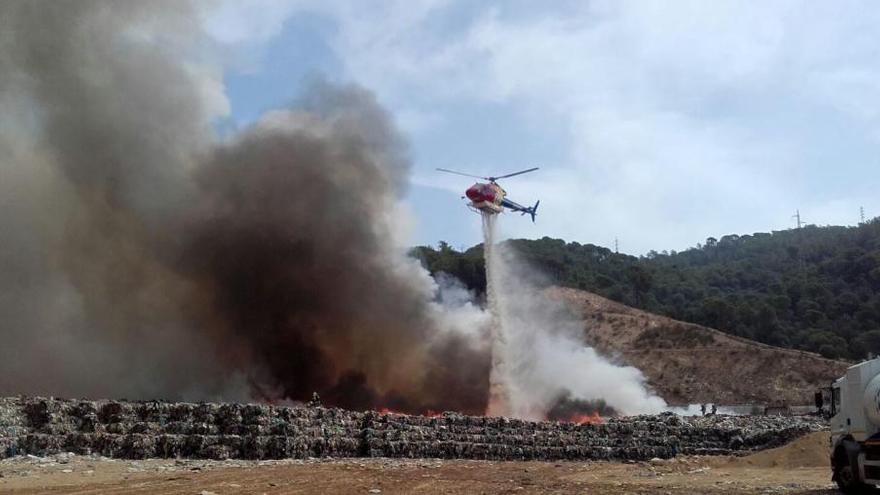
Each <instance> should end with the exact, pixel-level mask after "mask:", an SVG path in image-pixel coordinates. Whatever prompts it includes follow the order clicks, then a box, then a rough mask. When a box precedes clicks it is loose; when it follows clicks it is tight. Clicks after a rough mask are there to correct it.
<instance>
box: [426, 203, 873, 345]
mask: <svg viewBox="0 0 880 495" xmlns="http://www.w3.org/2000/svg"><path fill="white" fill-rule="evenodd" d="M505 242H506V243H509V244H510V245H512V247H513V248H514V249H515V250H516V252H518V253H519V255H520V257H521V258H522V259H523V260H524V261H526V262H527V263H529V264H530V265H531V266H532V267H534V268H536V269H537V270H539V271H540V272H541V273H543V274H544V275H545V276H546V277H547V283H548V284H556V285H562V286H567V287H574V288H578V289H583V290H587V291H591V292H595V293H597V294H599V295H602V296H605V297H608V298H610V299H612V300H615V301H618V302H621V303H624V304H628V305H631V306H634V307H637V308H640V309H644V310H647V311H651V312H654V313H658V314H662V315H666V316H670V317H672V318H676V319H679V320H684V321H689V322H693V323H698V324H700V325H705V326H709V327H713V328H717V329H719V330H722V331H724V332H727V333H730V334H733V335H738V336H741V337H745V338H749V339H754V340H757V341H759V342H764V343H767V344H772V345H777V346H781V347H791V348H795V349H803V350H808V351H813V352H818V353H820V354H822V355H823V356H826V357H829V358H845V359H860V358H864V357H866V356H868V355H869V354H874V355H877V354H880V217H878V218H875V219H873V220H871V221H869V222H866V223H863V224H860V225H859V226H857V227H837V226H829V227H817V226H814V225H809V226H805V227H802V228H799V229H792V230H783V231H774V232H771V233H755V234H752V235H726V236H724V237H721V238H714V237H710V238H708V239H706V241H705V243H704V244H698V245H697V246H695V247H692V248H690V249H687V250H686V251H682V252H674V251H673V252H666V251H664V252H660V253H658V252H655V251H651V252H649V253H648V254H647V255H645V256H641V257H635V256H630V255H626V254H617V253H615V252H613V251H611V250H609V249H607V248H604V247H600V246H594V245H592V244H579V243H577V242H569V243H566V242H565V241H563V240H560V239H551V238H549V237H545V238H543V239H538V240H525V239H516V240H509V241H505ZM412 255H413V256H415V257H417V258H418V259H420V260H421V261H422V263H423V264H424V265H425V267H426V268H427V269H428V270H430V271H431V273H432V274H434V273H437V272H446V273H448V274H451V275H453V276H455V277H457V278H458V279H460V280H461V281H462V282H463V283H464V284H465V285H466V286H467V287H468V288H470V289H472V290H474V291H476V292H477V293H480V294H482V293H483V292H484V291H485V287H486V277H485V270H484V262H483V248H482V245H478V246H474V247H472V248H470V249H468V250H466V251H464V252H460V251H457V250H455V249H453V248H451V247H450V246H449V245H448V244H446V243H444V242H441V243H440V244H439V246H437V247H436V248H435V247H429V246H420V247H416V248H414V249H413V250H412Z"/></svg>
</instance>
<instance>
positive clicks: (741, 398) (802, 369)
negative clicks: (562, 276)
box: [549, 287, 849, 405]
mask: <svg viewBox="0 0 880 495" xmlns="http://www.w3.org/2000/svg"><path fill="white" fill-rule="evenodd" d="M549 290H550V291H551V293H552V294H553V295H554V296H555V297H559V298H560V299H563V300H565V301H566V302H567V303H568V304H569V306H570V307H571V308H572V310H574V311H575V312H577V313H579V314H581V315H582V316H583V318H584V322H585V323H584V338H585V340H586V342H587V343H588V344H590V345H591V346H593V347H595V348H596V350H598V351H599V352H600V353H602V354H605V355H606V356H610V357H611V358H612V359H614V360H615V361H617V362H619V363H621V364H627V365H631V366H635V367H636V368H639V369H640V370H642V372H643V373H644V374H645V376H646V377H647V379H648V383H649V384H650V385H651V386H652V387H653V388H654V390H655V391H656V392H657V393H658V394H659V395H660V396H662V397H663V398H664V399H666V401H667V402H670V403H672V404H686V403H701V402H713V403H720V404H744V403H764V404H779V403H781V402H782V401H786V402H787V403H788V404H790V405H800V404H810V403H812V400H813V399H812V397H813V392H815V390H816V389H817V387H820V386H827V385H828V384H829V383H830V381H831V380H832V379H834V378H836V377H838V376H840V375H841V374H842V373H843V371H844V370H845V369H846V368H847V367H848V366H849V363H846V362H844V361H835V360H831V359H826V358H823V357H821V356H819V355H818V354H813V353H809V352H803V351H795V350H791V349H782V348H778V347H773V346H769V345H765V344H761V343H758V342H754V341H751V340H746V339H741V338H737V337H734V336H731V335H728V334H725V333H722V332H719V331H718V330H713V329H711V328H706V327H702V326H699V325H694V324H691V323H685V322H681V321H678V320H673V319H671V318H667V317H664V316H658V315H655V314H652V313H647V312H645V311H641V310H638V309H635V308H632V307H629V306H625V305H623V304H619V303H616V302H614V301H611V300H609V299H605V298H604V297H601V296H597V295H595V294H593V293H590V292H584V291H580V290H576V289H568V288H561V287H554V288H552V289H549Z"/></svg>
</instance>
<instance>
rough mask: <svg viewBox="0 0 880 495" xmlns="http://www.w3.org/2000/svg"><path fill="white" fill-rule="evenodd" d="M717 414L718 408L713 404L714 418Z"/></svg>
mask: <svg viewBox="0 0 880 495" xmlns="http://www.w3.org/2000/svg"><path fill="white" fill-rule="evenodd" d="M717 412H718V406H716V405H715V404H712V416H715V414H716V413H717Z"/></svg>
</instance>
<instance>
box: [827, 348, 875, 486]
mask: <svg viewBox="0 0 880 495" xmlns="http://www.w3.org/2000/svg"><path fill="white" fill-rule="evenodd" d="M830 392H831V393H830V411H829V415H830V425H831V468H832V473H833V475H832V479H833V480H834V481H835V482H836V483H837V486H838V487H839V488H840V490H841V491H842V492H844V493H860V492H862V491H863V490H865V489H866V488H868V487H870V486H871V485H880V359H873V360H870V361H866V362H863V363H860V364H857V365H855V366H851V367H850V368H848V369H847V370H846V374H845V375H844V376H843V377H841V378H838V379H837V380H835V381H834V383H832V384H831V390H830Z"/></svg>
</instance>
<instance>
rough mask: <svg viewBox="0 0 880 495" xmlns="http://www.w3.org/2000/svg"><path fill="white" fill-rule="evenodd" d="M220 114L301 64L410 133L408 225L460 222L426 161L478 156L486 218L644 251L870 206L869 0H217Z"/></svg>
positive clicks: (874, 105) (272, 99)
mask: <svg viewBox="0 0 880 495" xmlns="http://www.w3.org/2000/svg"><path fill="white" fill-rule="evenodd" d="M214 5H215V8H212V9H210V10H209V11H208V12H207V14H206V19H205V25H206V29H207V31H208V32H209V34H210V35H211V36H212V37H213V38H214V39H215V40H216V43H217V45H218V46H219V47H221V48H222V53H223V57H224V60H223V67H224V69H223V70H224V74H223V82H224V85H225V91H226V97H227V99H228V103H229V109H230V113H229V114H228V116H226V117H224V119H223V121H222V122H219V123H218V128H219V129H221V130H223V129H227V130H235V129H239V128H243V127H245V126H247V125H248V124H250V123H252V122H254V121H255V120H256V119H258V118H259V116H260V115H261V114H262V113H263V112H265V111H267V110H270V109H273V108H277V107H279V106H282V105H285V104H288V103H290V102H293V101H295V100H296V98H297V96H298V95H299V94H300V93H301V92H302V90H303V88H304V87H305V86H307V85H309V84H311V83H312V82H313V81H314V80H316V79H323V80H329V81H332V82H339V83H355V84H359V85H361V86H363V87H365V88H367V89H369V90H371V91H373V92H374V93H375V94H376V96H377V98H378V100H379V101H380V102H381V104H382V105H383V106H384V107H385V108H387V109H388V111H389V112H390V113H391V115H392V116H393V118H394V121H395V122H396V124H397V126H398V128H399V129H400V132H401V134H402V135H403V136H404V138H405V139H406V141H407V142H408V143H409V149H410V155H411V159H412V164H413V170H412V179H411V187H410V188H409V190H408V192H407V195H406V196H405V197H404V198H402V201H403V202H404V209H405V210H406V211H408V212H409V217H410V221H408V222H405V223H406V224H407V225H406V229H407V230H408V232H409V237H408V242H409V243H410V244H413V245H415V244H430V245H435V244H437V242H438V241H441V240H444V241H446V242H449V243H450V244H451V245H452V246H454V247H457V248H459V247H469V246H472V245H474V244H476V243H478V242H480V241H481V234H480V226H479V225H480V222H479V218H478V217H477V216H476V215H474V214H473V213H472V212H470V211H469V210H468V209H467V208H466V207H465V202H464V201H463V200H462V199H461V196H462V194H463V192H464V190H465V189H466V188H467V187H468V186H470V185H471V184H472V181H470V180H469V179H468V178H466V177H460V176H455V175H448V174H443V173H440V172H437V171H435V168H437V167H444V168H451V169H456V170H461V171H463V172H467V173H473V174H477V175H484V174H485V175H490V174H491V175H499V174H504V173H509V172H513V171H517V170H520V169H525V168H530V167H535V166H537V167H540V170H539V171H537V172H534V173H531V174H527V175H523V176H519V177H516V178H511V179H509V180H506V181H502V182H501V183H502V185H503V186H504V188H505V189H506V190H507V192H508V194H509V197H510V198H511V199H513V200H514V201H517V202H519V203H521V204H527V205H531V204H534V202H535V201H536V200H538V199H540V200H541V205H540V208H539V210H538V217H537V221H536V222H535V223H534V224H533V223H532V222H531V221H529V219H528V217H522V216H519V215H516V214H504V216H503V217H502V220H501V221H500V222H499V226H500V229H501V231H502V233H503V235H504V236H505V237H525V238H540V237H544V236H549V237H555V238H562V239H565V240H566V241H576V242H580V243H591V244H597V245H600V246H607V247H612V246H613V245H614V240H615V239H618V240H619V246H620V251H621V252H626V253H630V254H636V255H640V254H645V253H647V252H648V251H649V250H656V251H663V250H682V249H686V248H688V247H690V246H693V245H695V244H697V243H700V242H704V241H705V239H706V238H707V237H710V236H714V237H720V236H723V235H726V234H734V233H735V234H740V235H742V234H750V233H753V232H769V231H772V230H783V229H788V228H792V227H793V226H794V225H795V219H794V218H793V215H794V214H795V211H800V214H801V216H802V219H803V221H805V222H807V223H809V224H817V225H854V224H857V223H858V222H859V220H860V211H859V209H860V208H862V207H863V208H864V211H865V215H866V217H867V218H872V217H874V216H878V215H880V196H878V194H877V193H876V187H877V185H878V178H880V177H878V176H880V154H878V148H880V51H878V50H880V9H877V8H876V4H873V3H871V2H855V1H786V0H778V1H774V2H758V1H752V2H739V1H723V0H718V1H713V2H703V1H692V2H691V1H662V2H661V1H649V0H642V1H621V0H614V1H603V0H596V1H571V2H569V1H555V2H527V1H519V0H510V1H481V2H474V1H454V0H425V1H418V0H376V1H370V2H362V1H334V0H322V1H311V0H303V1H296V0H251V1H233V0H227V1H222V0H220V1H219V3H216V4H214Z"/></svg>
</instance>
